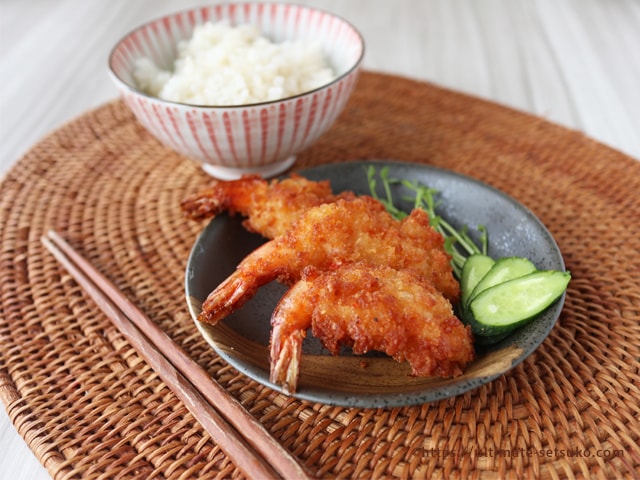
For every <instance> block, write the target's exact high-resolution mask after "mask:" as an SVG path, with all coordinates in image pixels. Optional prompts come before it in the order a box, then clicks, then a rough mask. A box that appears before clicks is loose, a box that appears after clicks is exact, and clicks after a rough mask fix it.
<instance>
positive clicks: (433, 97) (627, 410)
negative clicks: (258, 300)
mask: <svg viewBox="0 0 640 480" xmlns="http://www.w3.org/2000/svg"><path fill="white" fill-rule="evenodd" d="M368 158H376V159H398V160H404V161H414V162H423V163H428V164H431V165H435V166H440V167H445V168H449V169H452V170H455V171H458V172H461V173H465V174H468V175H471V176H474V177H476V178H478V179H480V180H483V181H485V182H488V183H490V184H492V185H494V186H495V187H497V188H499V189H501V190H503V191H505V192H507V193H508V194H510V195H512V196H513V197H515V198H516V199H518V200H519V201H520V202H522V203H524V204H525V205H527V206H528V207H529V208H530V209H531V210H532V211H533V212H534V213H535V214H536V215H537V216H538V217H539V218H540V219H541V220H542V221H543V222H544V223H545V224H546V225H547V227H548V228H549V230H550V231H551V233H552V234H553V235H554V237H555V238H556V240H557V242H558V244H559V246H560V249H561V251H562V252H563V254H564V258H565V262H566V265H567V268H568V269H569V270H571V272H572V274H573V280H572V282H571V284H570V286H569V290H568V293H567V300H566V303H565V308H564V311H563V314H562V316H561V317H560V319H559V321H558V324H557V326H556V327H555V328H554V330H553V331H552V332H551V335H550V336H549V337H548V338H547V340H546V341H545V342H544V343H543V344H542V345H541V346H540V348H539V349H538V350H537V351H536V352H535V353H534V354H533V355H531V356H530V357H529V358H528V359H527V360H526V361H525V362H523V363H522V364H520V365H519V366H518V367H516V368H515V369H513V370H512V371H511V372H509V373H508V374H506V375H504V376H502V377H500V378H498V379H497V380H495V381H493V382H491V383H490V384H488V385H485V386H483V387H481V388H478V389H477V390H474V391H472V392H469V393H467V394H464V395H462V396H460V397H457V398H454V399H450V400H445V401H441V402H437V403H432V404H426V405H422V406H419V407H410V408H397V409H387V410H385V409H380V410H369V409H344V408H337V407H327V406H323V405H319V404H312V403H306V402H301V401H298V400H294V399H290V398H287V397H284V396H282V395H280V394H276V393H274V392H273V391H271V390H270V389H268V388H265V387H262V386H260V385H258V384H256V383H255V382H253V381H251V380H249V379H247V378H246V377H244V376H242V375H240V374H238V373H237V372H236V371H234V370H233V369H232V368H231V367H229V366H227V365H226V364H224V362H223V361H222V360H220V359H219V358H218V357H217V356H216V355H215V353H214V352H213V351H212V350H211V348H209V347H208V345H207V344H206V343H205V341H204V340H203V339H202V338H201V337H200V335H199V334H198V332H197V330H196V328H195V326H194V325H193V323H192V321H191V319H190V318H189V316H188V313H187V307H186V304H185V299H184V293H183V280H184V278H183V277H184V268H185V263H186V260H187V256H188V254H189V251H190V248H191V246H192V244H193V242H194V240H195V238H196V236H197V234H198V233H199V231H200V230H201V228H202V227H203V225H201V224H196V223H191V222H189V221H186V220H184V219H183V217H182V215H181V212H180V209H179V202H180V200H181V199H182V198H183V197H184V196H185V195H186V194H188V193H191V192H194V191H195V190H197V189H198V188H199V187H200V186H202V185H203V184H205V183H206V182H207V181H208V178H207V176H206V175H205V174H204V173H203V172H202V171H201V169H200V167H199V166H198V165H197V164H196V163H194V162H192V161H190V160H187V159H185V158H183V157H180V156H179V155H177V154H174V153H172V152H170V151H168V150H167V149H165V148H164V147H162V146H161V145H159V144H158V143H157V142H156V141H155V140H154V139H153V138H152V137H151V136H150V135H149V134H147V132H146V131H145V130H144V129H143V128H142V127H141V126H140V125H139V124H138V123H136V121H135V120H134V119H133V117H132V115H131V114H130V113H129V111H128V110H127V109H126V108H125V106H124V105H123V103H121V102H120V101H115V102H112V103H109V104H107V105H104V106H103V107H101V108H98V109H97V110H95V111H91V112H89V113H87V114H86V115H84V116H82V117H81V118H79V119H77V120H76V121H73V122H72V123H70V124H67V125H66V126H64V127H62V128H61V129H60V130H58V131H56V132H54V133H53V134H51V135H50V136H48V137H47V138H45V139H43V140H42V141H41V142H40V143H39V144H38V145H36V146H35V147H34V148H33V149H32V150H31V151H30V152H29V153H28V154H26V155H25V156H24V157H23V158H22V159H21V160H20V161H19V162H18V163H17V164H16V165H15V167H14V168H13V169H12V170H11V171H10V172H9V173H8V175H7V176H6V177H5V178H4V179H3V181H2V183H1V186H0V188H1V190H0V193H1V195H0V225H1V226H0V229H1V232H2V251H1V256H0V262H1V264H0V285H1V288H2V295H1V299H0V301H1V318H0V335H1V341H2V347H1V349H0V397H1V398H2V401H3V403H4V404H5V407H6V409H7V411H8V413H9V416H10V417H11V419H12V421H13V422H14V424H15V426H16V428H17V430H18V431H19V433H20V434H21V435H22V436H23V437H24V439H25V441H26V442H27V443H28V444H29V446H30V447H31V449H32V450H33V452H34V453H35V455H36V456H37V457H38V459H39V460H40V461H41V462H42V464H43V465H44V466H45V467H46V468H47V470H48V471H49V472H50V474H51V475H52V476H53V477H54V478H57V479H58V478H59V479H62V478H140V479H147V478H181V479H182V478H195V477H198V478H229V477H232V478H235V477H239V476H240V474H239V472H238V470H236V468H235V467H234V465H233V463H232V462H231V461H230V460H229V459H227V458H226V457H225V456H224V454H223V453H222V452H221V451H220V450H219V449H218V448H217V447H216V445H215V444H214V443H213V442H212V441H211V440H210V438H209V437H208V436H207V435H206V434H205V433H204V432H203V429H202V428H201V427H200V426H199V425H198V424H197V423H196V422H195V421H194V419H193V417H192V416H191V414H190V413H189V412H188V411H187V409H186V408H185V406H184V405H183V404H182V403H181V402H179V401H178V400H177V399H176V398H175V396H174V395H173V394H172V392H171V391H170V390H169V389H168V388H167V387H166V386H165V385H164V384H163V383H162V382H161V381H160V380H159V378H158V377H157V375H156V374H155V373H154V372H153V371H152V370H151V369H150V368H149V367H148V366H147V364H146V363H145V362H144V361H143V360H142V359H141V357H140V356H139V355H138V354H137V353H136V351H135V350H133V348H132V347H131V346H130V345H129V344H128V343H127V342H126V341H125V340H124V339H123V337H122V335H121V334H120V333H119V332H118V331H117V330H116V329H115V328H114V327H113V326H112V324H111V323H110V321H109V320H108V319H107V318H106V317H105V316H104V315H103V314H102V313H101V312H100V310H99V309H98V308H97V307H96V305H95V304H94V303H93V302H92V301H91V300H90V299H89V298H88V297H87V295H85V293H84V292H83V291H82V290H81V289H80V288H79V287H78V286H77V285H76V284H75V282H74V281H73V280H71V279H70V277H69V276H68V275H67V274H66V273H64V271H63V269H62V268H61V267H60V266H59V265H58V264H57V262H56V261H55V260H54V259H53V257H52V256H50V255H49V254H48V253H47V252H46V251H45V249H44V248H43V247H42V245H41V243H40V236H41V235H42V234H43V233H44V232H46V230H47V229H50V228H54V229H56V230H57V231H59V232H60V233H62V234H63V236H65V237H66V238H67V239H68V240H69V241H70V243H71V244H72V245H74V246H75V247H76V248H78V249H79V250H80V251H81V252H82V253H83V254H84V255H86V256H87V257H88V258H89V259H90V260H91V261H92V262H93V263H94V264H95V265H96V266H97V267H98V268H99V269H100V270H102V271H103V272H105V273H106V274H107V276H109V277H110V278H111V279H112V280H114V281H115V282H116V284H117V285H118V286H119V287H120V288H121V289H123V290H124V291H125V292H126V293H127V294H128V295H129V296H130V297H131V298H132V299H133V300H134V301H135V302H136V303H137V304H138V305H139V306H140V307H142V309H143V310H145V311H146V312H147V313H148V314H149V315H150V316H151V317H152V318H153V319H154V320H155V321H157V322H158V323H159V324H160V325H161V326H162V328H163V329H165V330H166V331H167V332H168V333H169V334H170V335H171V337H173V338H174V339H175V340H176V341H177V342H178V343H180V344H181V345H182V346H183V347H184V348H185V349H186V350H187V351H188V352H189V353H190V354H191V355H192V356H193V357H194V358H195V359H196V360H197V361H198V362H199V363H200V364H201V365H203V366H204V367H205V368H206V369H207V370H208V371H209V372H211V375H213V376H214V377H215V378H216V379H217V380H218V381H219V382H220V383H222V384H223V385H224V386H225V388H226V389H227V390H228V391H229V392H231V393H232V394H233V395H234V396H236V397H237V398H238V399H240V400H241V402H242V403H243V404H244V405H245V406H246V407H247V408H248V409H249V410H250V411H251V412H252V413H253V414H254V415H255V416H256V417H257V418H258V419H259V420H260V421H261V422H262V423H263V424H264V425H265V426H266V427H267V428H268V430H270V431H271V432H272V434H273V435H274V436H275V437H277V438H278V439H279V440H280V441H281V442H282V443H283V444H284V445H285V446H286V447H287V448H288V449H290V450H291V451H292V452H293V453H294V454H295V455H296V456H298V457H299V458H300V459H301V461H302V462H303V463H305V464H306V465H307V466H308V467H309V469H310V470H311V471H312V472H314V473H315V474H316V475H317V476H318V477H324V478H335V477H340V478H390V477H399V478H430V477H432V476H433V477H435V478H455V477H458V478H474V477H475V478H496V477H500V478H521V477H537V478H565V477H566V478H573V477H577V478H585V477H594V478H632V477H634V475H635V474H636V472H638V470H639V469H640V451H639V448H638V443H639V438H640V437H639V432H640V406H639V404H640V403H639V402H640V401H639V398H640V391H639V389H640V387H639V382H638V377H639V375H638V373H639V371H638V370H639V368H638V365H639V363H640V348H639V347H638V344H639V343H640V256H639V255H638V252H640V238H639V235H638V233H639V226H640V194H639V193H638V192H640V162H637V161H635V160H634V159H632V158H629V157H627V156H625V155H623V154H621V153H619V152H617V151H614V150H612V149H610V148H608V147H605V146H603V145H601V144H599V143H597V142H594V141H592V140H590V139H588V138H585V137H584V136H583V135H581V134H579V133H576V132H573V131H569V130H567V129H564V128H561V127H559V126H557V125H553V124H550V123H548V122H546V121H544V120H542V119H540V118H536V117H532V116H530V115H526V114H522V113H519V112H515V111H513V110H510V109H507V108H504V107H502V106H498V105H495V104H492V103H489V102H485V101H481V100H478V99H475V98H470V97H468V96H465V95H461V94H458V93H454V92H451V91H448V90H444V89H441V88H437V87H435V86H433V85H430V84H427V83H421V82H416V81H412V80H408V79H404V78H399V77H392V76H388V75H383V74H375V73H370V72H366V73H364V74H363V75H362V77H361V79H360V81H359V84H358V86H357V88H356V91H355V93H354V95H353V98H352V100H351V102H350V104H349V105H348V106H347V109H346V110H345V112H344V114H343V115H342V116H341V118H340V119H339V121H338V123H337V124H336V125H335V126H334V127H333V128H332V129H331V130H330V131H329V132H328V133H327V134H326V135H325V136H324V137H322V138H321V139H320V141H319V142H318V143H317V144H316V145H315V146H313V147H312V148H311V149H309V150H308V151H306V152H305V153H303V154H302V155H300V156H299V161H298V163H297V165H296V168H303V167H308V166H312V165H317V164H320V163H329V162H340V161H342V160H355V159H368Z"/></svg>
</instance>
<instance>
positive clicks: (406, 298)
mask: <svg viewBox="0 0 640 480" xmlns="http://www.w3.org/2000/svg"><path fill="white" fill-rule="evenodd" d="M271 326H272V331H271V343H270V355H271V375H270V379H271V381H272V382H274V383H276V384H278V385H280V386H282V387H283V388H284V390H285V391H287V392H289V393H292V392H294V391H295V390H296V385H297V380H298V375H299V368H300V360H301V355H302V341H303V339H304V337H305V334H306V331H307V329H309V328H311V331H312V333H313V335H314V336H315V337H317V338H318V339H319V340H320V341H321V342H322V343H323V345H324V346H325V347H326V348H327V349H328V350H329V351H330V352H331V353H332V354H334V355H337V354H338V353H339V350H340V346H341V345H347V346H350V347H351V348H352V350H353V352H354V353H355V354H364V353H367V352H369V351H372V350H375V351H381V352H384V353H386V354H387V355H389V356H391V357H393V358H394V359H395V360H396V361H398V362H403V361H407V362H408V363H409V364H410V366H411V370H412V374H413V375H415V376H440V377H452V376H457V375H460V374H461V373H462V371H463V368H464V366H465V365H466V364H467V363H468V362H470V361H472V360H473V358H474V350H473V340H472V335H471V331H470V329H469V327H465V326H464V325H463V324H462V322H461V321H460V320H459V319H458V318H457V317H456V316H455V315H454V313H453V310H452V307H451V303H450V302H449V301H447V300H446V299H445V298H444V297H443V296H442V295H441V294H440V293H439V292H438V291H437V290H436V289H435V288H433V287H432V286H431V285H429V284H425V283H424V282H422V281H420V280H419V279H418V278H417V277H416V276H415V275H414V274H412V273H411V272H409V271H397V270H394V269H392V268H390V267H385V266H377V267H371V266H370V265H363V264H350V265H344V266H342V267H340V268H338V269H336V270H331V271H318V270H316V269H307V270H305V272H304V274H303V278H302V279H301V280H300V281H299V282H297V283H296V284H295V285H294V286H293V287H292V288H291V289H290V290H289V291H288V292H287V293H286V294H285V295H284V297H283V298H282V299H281V300H280V303H279V304H278V306H277V307H276V309H275V310H274V313H273V316H272V318H271Z"/></svg>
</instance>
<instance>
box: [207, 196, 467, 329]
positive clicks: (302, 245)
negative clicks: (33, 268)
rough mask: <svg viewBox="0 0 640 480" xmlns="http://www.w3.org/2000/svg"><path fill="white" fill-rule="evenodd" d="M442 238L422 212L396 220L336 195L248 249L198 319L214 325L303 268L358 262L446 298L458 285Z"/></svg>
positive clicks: (454, 296)
mask: <svg viewBox="0 0 640 480" xmlns="http://www.w3.org/2000/svg"><path fill="white" fill-rule="evenodd" d="M443 244H444V239H443V237H442V235H440V234H439V233H437V232H436V231H435V230H434V229H433V228H431V226H430V225H429V218H428V215H427V213H426V212H424V211H423V210H414V211H413V212H411V214H410V215H408V216H407V217H406V218H404V219H403V220H402V221H397V220H395V219H394V218H393V217H391V215H389V213H388V212H387V211H386V210H385V209H384V206H383V205H382V204H381V203H380V202H378V201H377V200H375V199H373V198H371V197H366V196H363V197H355V198H352V199H340V200H337V201H335V202H333V203H328V204H323V205H320V206H318V207H314V208H311V209H309V210H307V211H306V212H305V213H304V214H303V215H302V216H301V217H300V218H299V219H298V221H296V222H295V223H294V225H293V226H292V227H291V229H289V230H288V231H287V233H286V234H284V235H281V236H278V237H276V238H274V239H273V240H271V241H269V242H267V243H265V244H264V245H262V246H261V247H259V248H258V249H256V250H254V251H253V252H252V253H250V254H249V255H248V256H247V257H245V259H244V260H243V261H242V262H241V263H240V264H239V265H238V267H237V269H236V270H235V271H234V272H233V273H232V274H231V276H229V277H228V278H227V279H226V280H225V281H224V282H223V283H221V284H220V285H219V286H218V287H217V288H216V289H215V290H214V291H213V292H211V294H209V296H208V298H207V299H206V300H205V302H204V303H203V306H202V312H201V314H200V316H199V319H200V321H202V322H205V323H212V324H215V323H217V322H218V321H219V320H221V319H222V318H224V317H225V316H227V315H228V314H230V313H231V312H232V311H234V310H235V309H237V308H239V307H240V306H241V305H243V304H244V303H245V302H246V301H247V300H248V299H249V298H251V297H252V296H253V295H254V294H255V292H256V290H257V289H258V288H259V287H261V286H262V285H265V284H266V283H268V282H270V281H272V280H276V279H278V280H280V281H281V282H283V283H285V284H287V285H293V284H295V282H297V281H298V280H300V279H301V278H302V272H303V271H304V269H305V268H306V267H309V266H312V267H314V268H316V269H318V270H333V269H336V268H338V267H340V266H341V265H344V264H350V263H363V264H367V265H371V266H388V267H390V268H393V269H395V270H408V271H411V272H413V274H414V275H417V276H418V277H419V278H420V280H421V281H422V282H424V283H428V284H431V285H433V286H434V287H435V288H436V290H437V291H439V292H441V293H442V294H443V295H444V296H445V297H446V298H447V299H449V300H450V301H451V302H455V301H457V300H458V297H459V294H460V286H459V284H458V282H457V281H456V280H455V278H454V277H453V271H452V267H451V263H450V256H449V255H448V254H447V253H446V252H445V251H444V249H443Z"/></svg>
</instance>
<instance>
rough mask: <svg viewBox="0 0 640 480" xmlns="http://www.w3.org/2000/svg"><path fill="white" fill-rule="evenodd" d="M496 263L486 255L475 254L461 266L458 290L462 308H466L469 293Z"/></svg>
mask: <svg viewBox="0 0 640 480" xmlns="http://www.w3.org/2000/svg"><path fill="white" fill-rule="evenodd" d="M495 263H496V261H495V260H494V259H493V258H491V257H489V256H488V255H482V254H480V253H476V254H474V255H471V256H470V257H469V258H467V260H466V261H465V262H464V265H463V266H462V275H461V276H460V290H461V291H462V296H461V298H460V302H461V305H462V308H463V309H464V308H466V306H467V302H468V300H469V297H470V296H471V292H473V289H474V288H476V285H478V282H480V280H482V278H483V277H484V276H485V275H486V274H487V272H488V271H489V270H491V267H493V266H494V265H495Z"/></svg>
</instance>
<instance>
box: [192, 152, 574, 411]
mask: <svg viewBox="0 0 640 480" xmlns="http://www.w3.org/2000/svg"><path fill="white" fill-rule="evenodd" d="M368 165H374V166H376V167H377V168H378V169H379V168H381V167H383V166H388V167H389V168H390V176H391V177H394V178H406V179H410V180H414V181H416V180H417V181H419V182H421V183H423V184H425V185H427V186H430V187H433V188H435V189H436V190H438V191H439V192H440V195H439V197H438V198H439V200H440V206H439V208H438V211H439V213H440V214H441V215H442V216H443V217H444V218H445V219H447V220H448V221H449V223H451V224H452V225H453V226H454V227H458V228H460V227H462V226H463V225H468V226H469V228H470V229H471V230H472V231H474V230H475V227H476V226H477V225H478V224H482V225H485V226H486V227H487V229H488V231H489V254H490V255H491V256H492V257H494V258H500V257H506V256H514V255H517V256H523V257H527V258H529V259H531V260H532V261H533V263H534V264H535V265H536V266H537V267H538V268H540V269H554V270H564V262H563V260H562V256H561V254H560V251H559V249H558V246H557V245H556V243H555V241H554V239H553V237H552V236H551V234H550V233H549V232H548V230H547V229H546V228H545V226H544V225H543V224H542V223H541V222H540V221H539V220H538V219H537V218H536V217H535V216H534V215H533V214H532V213H531V212H530V211H529V210H528V209H526V208H525V207H524V206H522V205H521V204H519V203H518V202H516V201H515V200H514V199H512V198H511V197H509V196H507V195H506V194H504V193H502V192H500V191H499V190H496V189H495V188H492V187H490V186H488V185H486V184H484V183H481V182H479V181H477V180H474V179H472V178H469V177H466V176H463V175H459V174H457V173H453V172H450V171H447V170H442V169H437V168H433V167H428V166H424V165H417V164H409V163H400V162H393V161H367V162H345V163H340V164H332V165H324V166H319V167H316V168H312V169H309V170H306V171H302V172H300V173H301V174H303V175H304V176H306V177H308V178H310V179H313V180H323V179H329V180H330V181H331V185H332V187H333V190H334V191H335V192H339V191H343V190H352V191H354V192H356V193H361V194H369V186H368V184H367V176H366V168H367V166H368ZM407 208H410V207H409V206H408V205H407ZM264 241H265V240H264V239H263V238H262V237H260V236H257V235H254V234H251V233H248V232H247V231H246V230H245V229H244V228H243V227H242V225H241V219H239V218H237V217H234V218H229V217H227V216H225V215H223V216H220V217H218V218H216V219H214V220H212V221H211V223H209V225H207V227H206V228H205V229H204V230H203V232H202V233H201V235H200V236H199V237H198V239H197V241H196V243H195V245H194V247H193V250H192V252H191V255H190V256H189V260H188V263H187V269H186V295H187V302H188V305H189V310H190V312H191V315H192V317H193V318H194V320H195V319H196V318H197V315H198V313H199V312H200V309H201V306H202V302H203V301H204V299H205V298H206V297H207V295H208V294H209V293H210V292H211V291H212V290H213V289H214V288H215V287H216V286H217V285H218V284H219V283H220V282H221V281H222V280H224V279H225V278H226V277H227V276H228V275H229V274H230V273H231V272H232V271H233V270H234V269H235V268H236V266H237V264H238V263H240V261H241V260H242V259H243V258H244V257H245V256H246V255H247V254H249V253H250V252H251V251H252V250H253V249H255V248H256V247H258V246H259V245H261V244H262V243H263V242H264ZM284 291H285V289H284V287H283V286H282V285H280V284H278V283H277V282H273V283H272V284H269V285H267V286H265V287H263V288H262V289H260V290H259V292H258V294H257V295H256V296H255V297H254V298H253V299H252V300H251V301H250V302H248V303H247V304H245V305H244V306H243V307H242V308H241V309H240V310H238V311H237V312H235V313H234V314H233V315H231V316H229V317H228V318H226V319H225V320H224V321H222V322H220V323H219V324H218V325H216V326H210V325H204V324H201V323H200V322H198V321H197V320H195V323H196V325H197V327H198V329H199V330H200V332H201V333H202V335H203V336H204V338H205V339H206V340H207V341H208V342H209V343H210V344H211V346H212V347H213V348H214V349H215V350H216V352H217V353H218V354H219V355H220V356H221V357H222V358H224V359H225V360H226V361H227V362H229V363H230V364H231V365H233V366H234V367H235V368H237V369H238V370H239V371H241V372H243V373H244V374H246V375H247V376H249V377H251V378H253V379H254V380H256V381H257V382H260V383H262V384H264V385H268V386H269V387H271V388H274V389H276V390H279V387H277V386H276V385H273V384H272V383H270V382H269V352H268V345H269V332H270V318H271V313H272V311H273V309H274V307H275V305H276V303H277V302H278V300H279V299H280V297H281V296H282V294H283V293H284ZM563 304H564V296H563V297H562V298H561V299H560V300H559V301H558V302H557V303H555V304H554V305H552V306H551V307H550V308H549V309H548V310H547V311H546V312H545V313H543V314H542V315H540V316H539V317H538V318H537V319H536V320H535V321H533V322H532V323H530V324H528V325H526V326H525V327H522V328H521V329H519V330H516V331H514V332H513V333H511V334H510V335H509V336H508V337H506V338H505V339H503V340H502V341H500V342H499V343H496V344H494V345H491V346H490V347H483V346H477V348H476V351H477V357H478V358H477V360H476V361H475V362H473V363H472V364H471V365H469V366H468V368H467V369H466V371H465V373H464V374H463V375H462V376H459V377H457V378H453V379H438V378H416V377H412V376H410V375H409V373H410V372H409V368H408V366H407V365H406V364H400V363H397V362H395V361H394V360H392V359H390V358H388V357H386V356H384V355H380V354H373V355H367V356H364V357H362V356H354V355H351V354H350V352H349V351H345V352H344V353H343V354H341V355H340V356H337V357H334V356H331V355H330V354H329V353H328V352H327V351H326V350H324V349H323V347H322V345H321V344H320V343H319V342H318V341H317V340H315V339H314V338H312V336H311V335H309V336H308V338H307V339H306V340H305V343H304V347H303V359H302V362H301V372H300V380H299V384H298V391H297V393H296V394H295V396H296V397H298V398H300V399H305V400H311V401H314V402H322V403H326V404H331V405H339V406H347V407H391V406H404V405H415V404H421V403H426V402H431V401H434V400H441V399H444V398H448V397H451V396H455V395H459V394H461V393H464V392H466V391H468V390H471V389H473V388H476V387H478V386H480V385H483V384H485V383H487V382H490V381H491V380H493V379H495V378H496V377H498V376H500V375H502V374H503V373H505V372H507V371H508V370H510V369H511V368H513V367H515V366H516V365H517V364H519V363H520V362H522V361H523V360H524V359H525V358H527V356H529V355H530V354H531V352H533V351H534V350H535V349H536V348H537V347H538V346H539V345H540V343H541V342H542V341H543V340H544V339H545V338H546V337H547V335H548V334H549V332H550V331H551V329H552V328H553V326H554V324H555V322H556V320H557V319H558V317H559V315H560V311H561V310H562V306H563Z"/></svg>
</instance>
